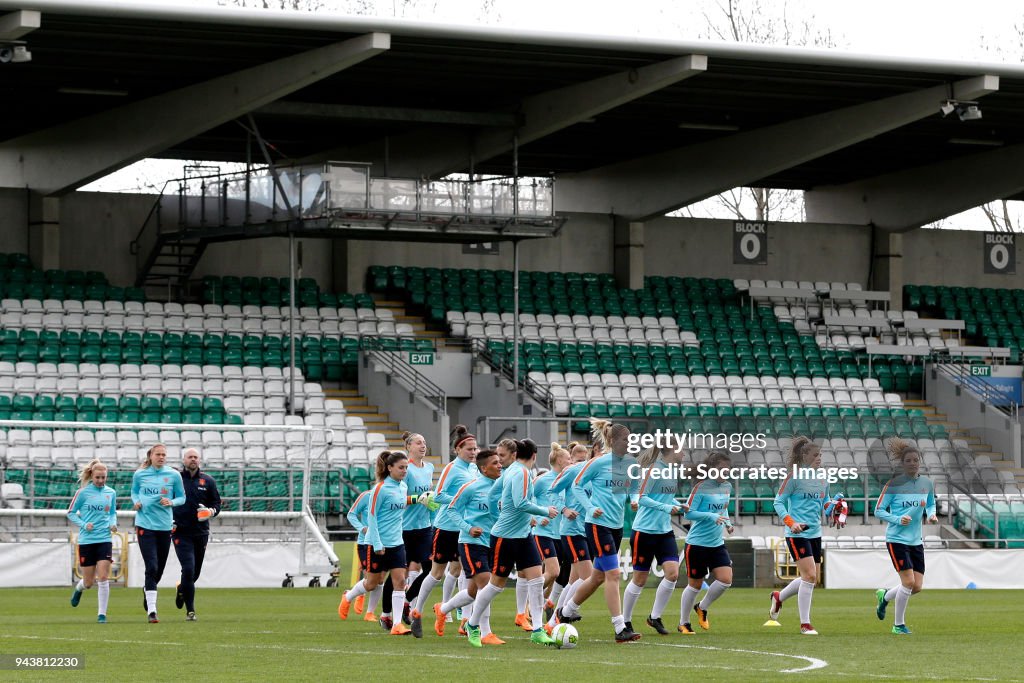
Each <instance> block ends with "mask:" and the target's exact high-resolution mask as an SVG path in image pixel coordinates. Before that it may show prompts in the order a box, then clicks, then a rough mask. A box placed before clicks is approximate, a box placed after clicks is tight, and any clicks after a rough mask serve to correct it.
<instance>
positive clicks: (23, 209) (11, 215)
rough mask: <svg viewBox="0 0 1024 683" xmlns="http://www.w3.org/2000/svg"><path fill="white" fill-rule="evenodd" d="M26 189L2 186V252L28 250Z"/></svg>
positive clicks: (0, 209) (0, 213) (0, 250)
mask: <svg viewBox="0 0 1024 683" xmlns="http://www.w3.org/2000/svg"><path fill="white" fill-rule="evenodd" d="M26 199H27V197H26V193H25V191H24V190H12V189H7V188H0V253H6V254H10V253H27V252H28V203H27V201H26Z"/></svg>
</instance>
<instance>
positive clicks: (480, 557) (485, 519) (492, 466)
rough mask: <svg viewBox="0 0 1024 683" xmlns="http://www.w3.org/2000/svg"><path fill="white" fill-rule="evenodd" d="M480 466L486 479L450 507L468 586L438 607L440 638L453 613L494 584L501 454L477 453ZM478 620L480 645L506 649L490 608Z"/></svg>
mask: <svg viewBox="0 0 1024 683" xmlns="http://www.w3.org/2000/svg"><path fill="white" fill-rule="evenodd" d="M476 465H477V468H479V470H480V474H481V475H482V476H480V477H478V478H477V479H474V480H473V481H471V482H468V483H465V484H463V485H462V488H460V489H459V490H458V492H457V493H456V494H455V498H453V499H452V502H451V503H449V504H448V507H449V510H448V513H449V515H450V517H451V519H452V520H453V521H454V522H455V523H456V524H457V525H458V526H459V559H460V560H461V561H462V569H463V570H464V572H465V575H466V577H467V579H468V583H467V585H466V588H464V589H463V590H460V591H459V592H458V593H456V594H455V595H453V596H452V597H451V598H450V599H449V600H447V601H446V602H443V603H440V602H438V603H435V604H434V616H435V617H436V618H435V620H434V632H435V633H437V635H439V636H443V635H444V625H445V619H446V617H447V615H448V614H449V613H450V612H451V611H452V610H456V609H459V608H460V607H468V606H469V605H471V604H472V603H473V601H474V600H475V599H476V596H477V594H478V593H479V591H480V589H482V588H483V587H484V586H486V585H487V584H488V583H490V580H491V527H492V526H493V525H494V522H495V519H496V518H497V513H498V510H497V508H496V507H495V506H492V496H491V491H492V489H494V488H498V487H499V486H500V485H499V484H498V483H497V482H498V479H499V477H500V476H501V472H502V469H503V468H502V466H501V461H500V460H499V458H498V453H497V452H496V451H491V450H484V451H480V452H479V453H477V456H476ZM478 618H479V623H480V643H481V644H482V645H504V644H505V641H504V640H502V639H501V638H499V637H498V636H497V635H496V634H494V633H493V632H492V631H491V610H490V608H488V609H486V610H485V611H483V612H482V613H480V614H479V615H478Z"/></svg>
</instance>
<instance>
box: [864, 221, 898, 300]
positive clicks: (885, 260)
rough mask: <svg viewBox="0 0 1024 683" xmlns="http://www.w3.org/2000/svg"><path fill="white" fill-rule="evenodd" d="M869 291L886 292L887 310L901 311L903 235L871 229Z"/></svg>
mask: <svg viewBox="0 0 1024 683" xmlns="http://www.w3.org/2000/svg"><path fill="white" fill-rule="evenodd" d="M871 244H872V254H871V282H870V283H868V284H869V287H870V289H872V290H875V291H886V290H887V291H888V292H889V295H890V296H891V297H892V299H891V301H890V302H889V308H890V309H891V310H895V311H901V310H903V235H902V234H901V233H894V232H885V231H884V230H879V229H878V228H872V235H871Z"/></svg>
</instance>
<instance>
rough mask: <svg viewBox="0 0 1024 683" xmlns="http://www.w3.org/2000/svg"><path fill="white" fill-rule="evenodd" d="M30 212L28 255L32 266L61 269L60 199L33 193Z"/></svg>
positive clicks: (44, 268)
mask: <svg viewBox="0 0 1024 683" xmlns="http://www.w3.org/2000/svg"><path fill="white" fill-rule="evenodd" d="M28 211H29V213H28V255H29V258H30V259H32V264H33V265H34V266H35V267H36V268H39V269H41V270H49V269H58V268H60V267H61V263H60V197H46V196H43V195H40V194H38V193H36V192H33V193H32V194H31V196H30V198H29V207H28Z"/></svg>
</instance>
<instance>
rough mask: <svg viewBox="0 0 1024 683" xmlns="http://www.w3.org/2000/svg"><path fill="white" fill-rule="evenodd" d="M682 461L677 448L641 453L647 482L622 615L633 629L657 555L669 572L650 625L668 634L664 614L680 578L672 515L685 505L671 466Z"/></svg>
mask: <svg viewBox="0 0 1024 683" xmlns="http://www.w3.org/2000/svg"><path fill="white" fill-rule="evenodd" d="M682 461H683V453H682V451H676V450H675V449H664V450H659V449H657V448H649V449H647V450H646V451H644V452H643V453H641V454H640V455H639V456H638V457H637V464H638V465H640V468H641V469H640V472H641V477H642V481H643V483H642V484H641V485H640V497H639V500H638V506H639V509H638V511H637V514H636V518H635V519H634V520H633V538H632V539H631V540H630V548H631V549H632V562H633V576H632V578H631V579H630V581H629V583H627V584H626V590H625V591H624V593H623V597H622V616H623V618H624V619H625V620H626V628H628V629H629V630H633V607H634V606H635V605H636V601H637V600H638V599H639V598H640V595H641V594H642V593H643V588H644V585H645V584H646V583H647V577H648V575H649V574H650V571H651V565H652V564H654V560H655V559H657V560H658V564H660V565H661V569H662V571H663V572H664V573H665V576H664V577H663V578H662V580H661V583H659V584H658V590H657V593H655V596H654V606H653V607H652V608H651V614H650V616H648V617H647V625H648V626H650V627H651V628H653V629H654V630H655V631H657V632H658V633H660V634H661V635H663V636H667V635H668V629H666V628H665V625H664V624H663V623H662V622H661V615H662V614H664V613H665V607H666V606H667V605H668V601H669V599H670V598H671V597H672V591H674V590H675V589H676V581H677V580H678V579H679V546H678V545H677V544H676V535H675V533H674V532H673V531H672V515H675V514H679V512H681V511H682V510H683V509H684V508H683V506H681V505H680V504H679V503H678V501H676V492H677V490H678V488H679V480H678V478H675V477H672V476H671V475H670V468H671V467H672V466H673V465H678V464H679V463H681V462H682Z"/></svg>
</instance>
